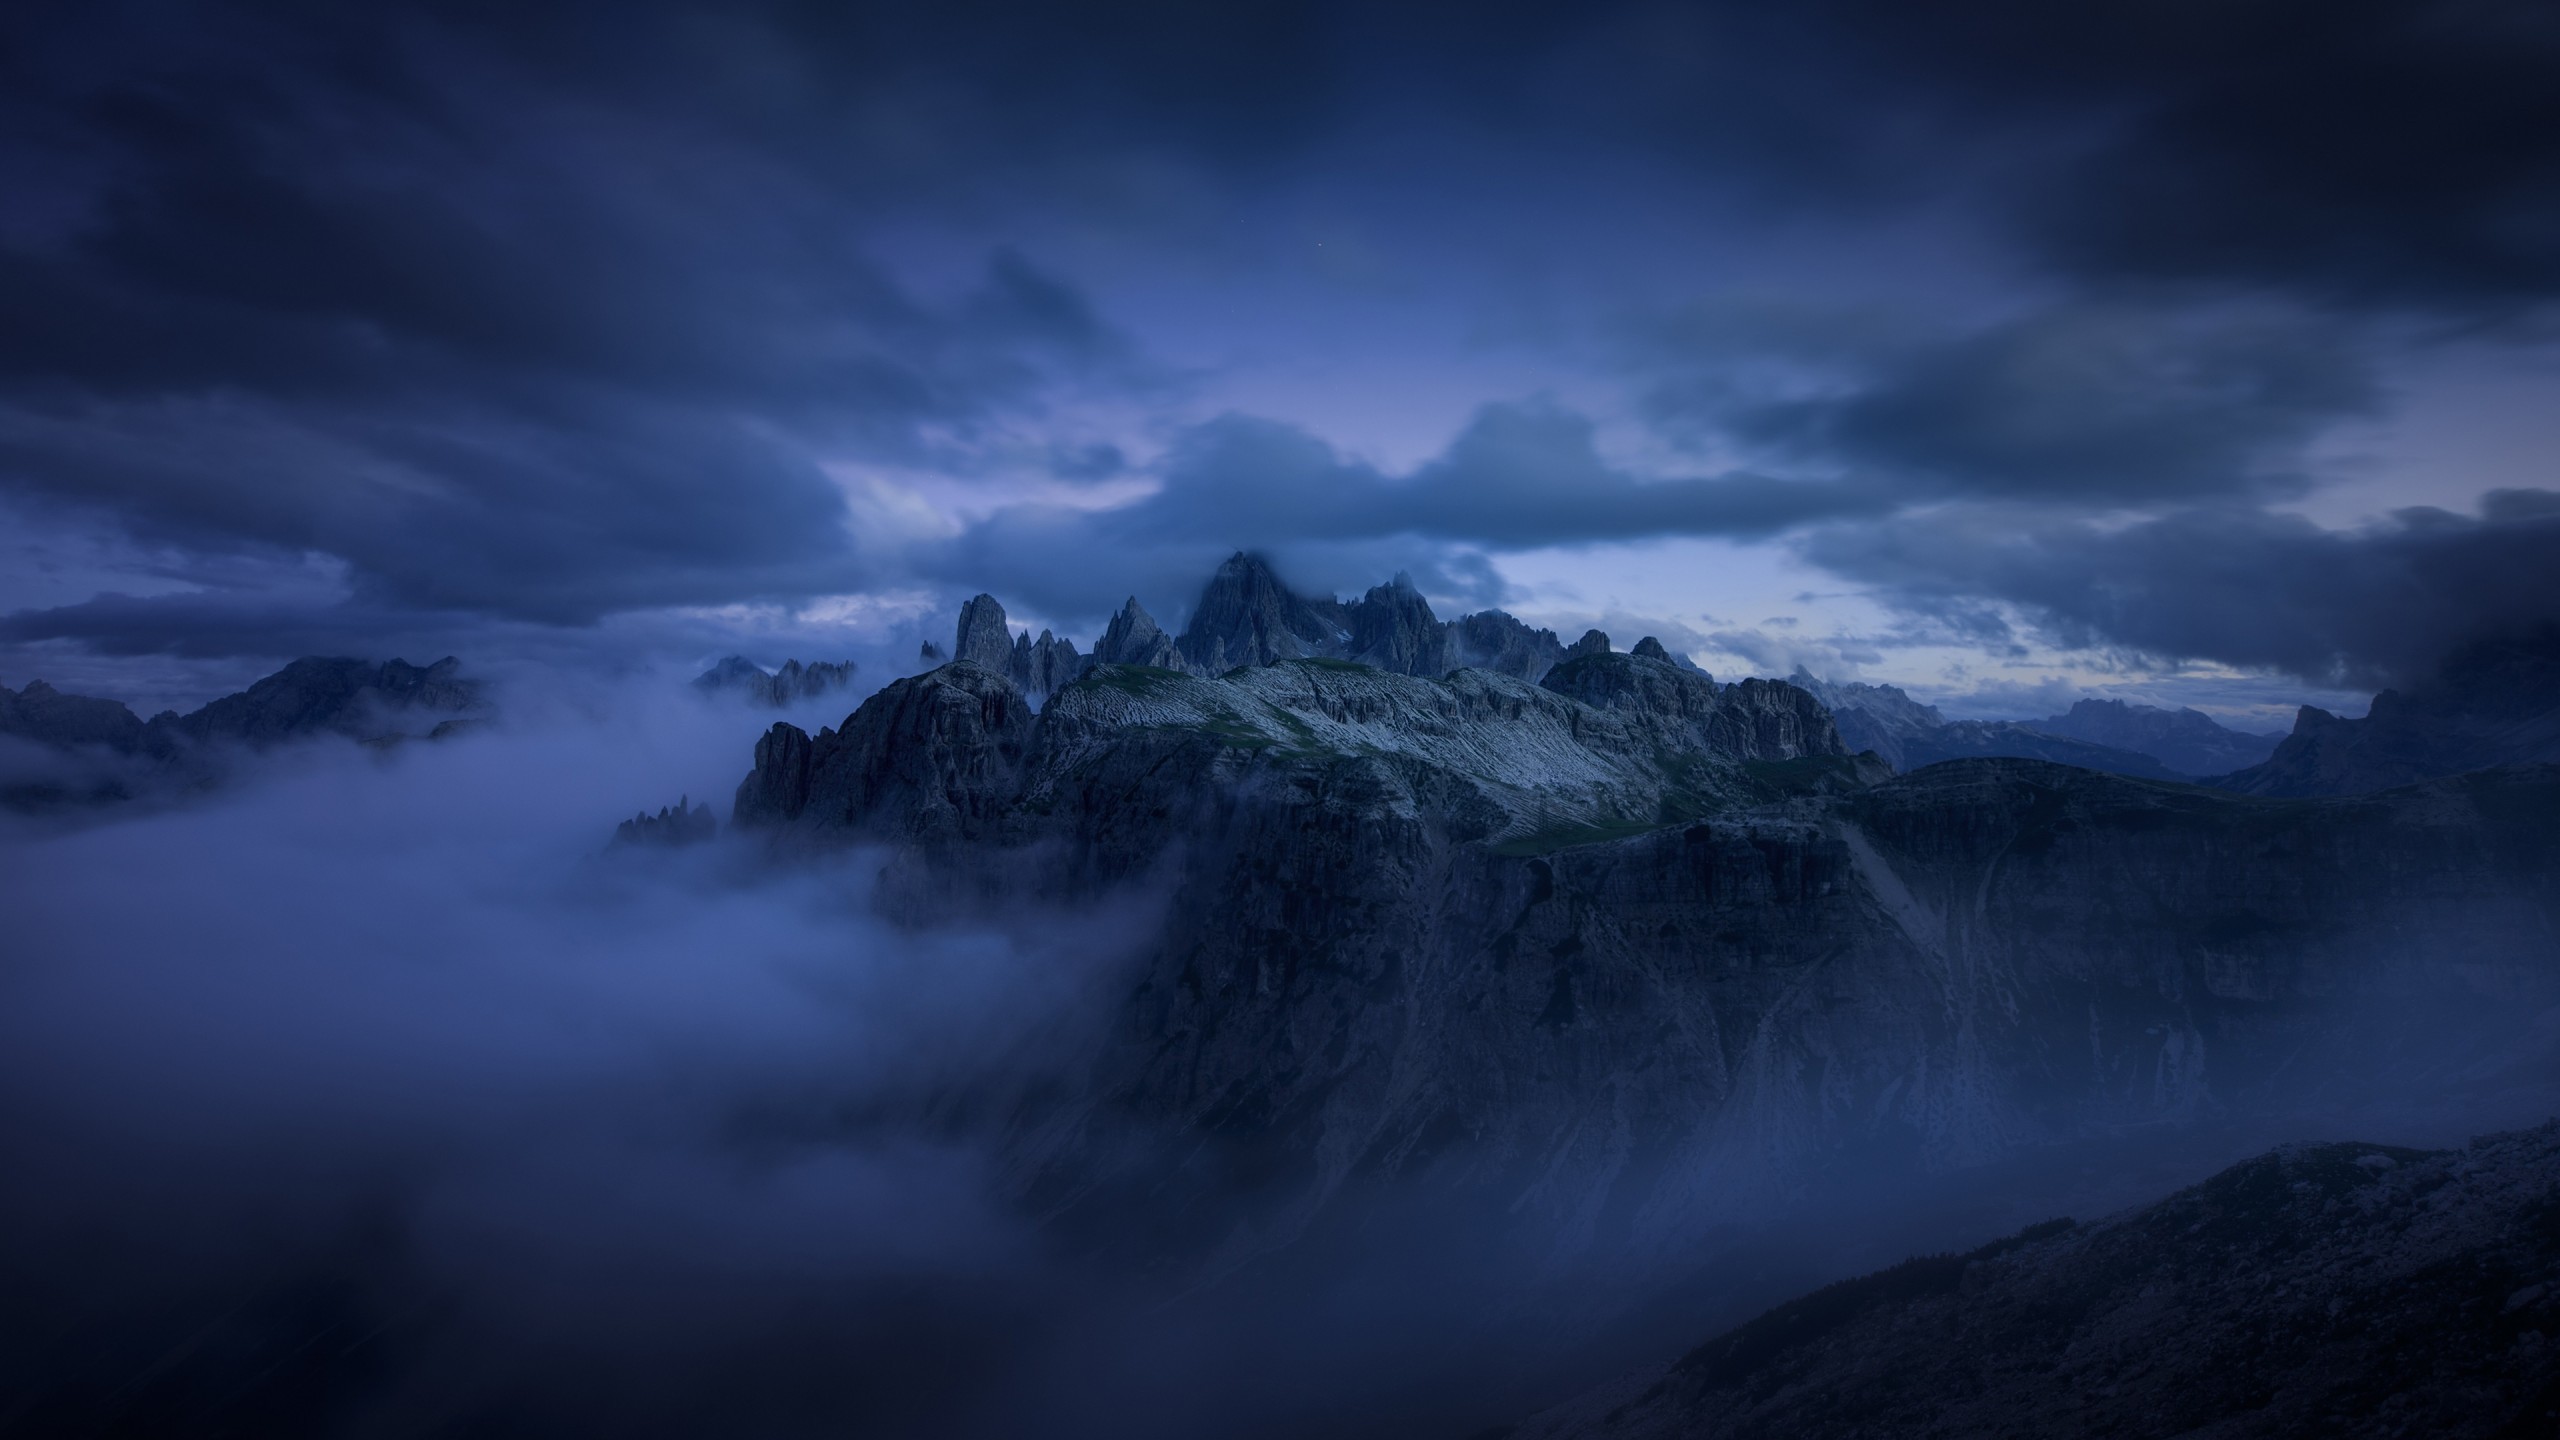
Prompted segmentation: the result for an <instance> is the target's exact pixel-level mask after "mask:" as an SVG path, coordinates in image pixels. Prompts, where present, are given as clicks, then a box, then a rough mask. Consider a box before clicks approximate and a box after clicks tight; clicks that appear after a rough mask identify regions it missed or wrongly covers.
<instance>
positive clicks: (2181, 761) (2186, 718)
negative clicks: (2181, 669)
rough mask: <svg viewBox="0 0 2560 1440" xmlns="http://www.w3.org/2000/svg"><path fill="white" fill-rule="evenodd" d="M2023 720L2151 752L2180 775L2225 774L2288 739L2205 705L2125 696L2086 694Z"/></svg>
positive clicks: (2071, 736) (2051, 731)
mask: <svg viewBox="0 0 2560 1440" xmlns="http://www.w3.org/2000/svg"><path fill="white" fill-rule="evenodd" d="M2023 723H2024V724H2025V725H2026V726H2027V728H2029V729H2031V730H2041V731H2043V732H2044V733H2045V734H2047V735H2059V736H2062V737H2064V738H2066V739H2071V740H2081V741H2086V742H2088V743H2089V744H2092V745H2104V746H2106V747H2108V748H2110V749H2115V750H2128V751H2131V752H2133V753H2135V754H2137V755H2148V756H2150V757H2151V758H2152V759H2154V760H2157V761H2159V762H2160V763H2161V764H2162V765H2165V766H2167V767H2168V768H2169V769H2171V770H2173V771H2175V772H2177V773H2178V774H2181V775H2226V774H2229V773H2230V772H2232V771H2234V770H2238V769H2242V768H2244V767H2246V766H2250V765H2255V764H2258V763H2260V762H2261V761H2264V760H2265V759H2266V758H2267V757H2268V756H2270V755H2273V754H2274V753H2275V750H2276V745H2277V744H2278V743H2279V742H2280V741H2282V740H2283V739H2284V737H2283V736H2282V735H2274V734H2261V733H2257V732H2254V731H2247V730H2234V729H2232V728H2230V727H2229V726H2227V725H2224V724H2222V723H2221V722H2219V721H2217V720H2215V719H2214V718H2213V717H2212V716H2210V715H2207V714H2205V713H2204V712H2203V711H2201V710H2192V709H2179V710H2164V709H2161V708H2160V707H2158V706H2156V705H2134V704H2129V703H2127V702H2125V701H2122V700H2082V701H2079V702H2077V703H2076V704H2074V705H2073V706H2072V707H2071V708H2070V709H2069V710H2067V711H2065V712H2063V713H2062V714H2060V715H2053V716H2048V717H2047V718H2045V719H2042V720H2028V721H2025V722H2023Z"/></svg>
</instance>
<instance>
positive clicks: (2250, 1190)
mask: <svg viewBox="0 0 2560 1440" xmlns="http://www.w3.org/2000/svg"><path fill="white" fill-rule="evenodd" d="M2555 1335H2560V1127H2554V1126H2544V1127H2542V1128H2541V1129H2539V1130H2534V1131H2530V1132H2526V1133H2521V1134H2511V1135H2503V1136H2493V1137H2489V1138H2486V1139H2483V1140H2480V1141H2475V1142H2474V1143H2473V1144H2472V1145H2471V1146H2470V1147H2469V1148H2468V1149H2465V1150H2461V1151H2453V1152H2434V1153H2428V1152H2418V1151H2408V1150H2393V1149H2389V1148H2385V1147H2379V1146H2369V1145H2320V1146H2302V1147H2294V1148H2288V1149H2284V1150H2279V1151H2277V1152H2275V1153H2273V1154H2270V1155H2267V1156H2264V1157H2262V1158H2260V1159H2257V1160H2253V1161H2250V1162H2248V1163H2246V1164H2243V1165H2240V1166H2237V1167H2234V1168H2233V1169H2231V1170H2229V1171H2227V1172H2225V1173H2223V1174H2221V1175H2219V1176H2216V1177H2215V1178H2214V1179H2212V1180H2210V1181H2208V1182H2206V1183H2205V1184H2202V1185H2199V1186H2196V1187H2195V1188H2193V1189H2191V1190H2187V1191H2183V1192H2181V1193H2179V1194H2177V1195H2174V1196H2172V1197H2170V1198H2169V1199H2167V1200H2164V1201H2162V1202H2160V1203H2159V1204H2157V1205H2152V1206H2149V1207H2146V1208H2144V1209H2141V1210H2137V1211H2134V1212H2132V1213H2130V1214H2126V1215H2121V1216H2117V1217H2114V1218H2112V1219H2109V1220H2105V1221H2102V1222H2100V1223H2097V1224H2093V1225H2074V1224H2073V1223H2072V1222H2071V1221H2069V1220H2060V1221H2056V1222H2053V1223H2051V1224H2047V1225H2039V1226H2036V1227H2033V1228H2031V1229H2029V1230H2027V1231H2025V1232H2023V1233H2022V1234H2020V1235H2018V1236H2016V1237H2013V1238H2012V1239H2009V1240H2006V1241H2002V1242H2000V1243H1997V1244H1993V1245H1988V1246H1984V1247H1983V1248H1981V1249H1978V1250H1975V1251H1972V1252H1970V1253H1968V1254H1962V1255H1932V1256H1926V1257H1922V1258H1920V1259H1915V1260H1911V1261H1908V1262H1906V1263H1904V1264H1902V1265H1899V1266H1896V1267H1895V1268H1893V1269H1890V1270H1886V1271H1882V1272H1879V1273H1877V1274H1874V1275H1869V1276H1866V1277H1864V1278H1862V1279H1858V1280H1851V1281H1844V1282H1842V1283H1841V1284H1838V1285H1834V1286H1831V1287H1830V1288H1828V1289H1825V1290H1821V1291H1818V1292H1816V1293H1814V1294H1811V1295H1807V1296H1804V1297H1803V1298H1801V1299H1799V1300H1796V1301H1793V1302H1791V1303H1789V1304H1786V1305H1782V1306H1780V1307H1778V1308H1777V1309H1775V1310H1772V1311H1770V1312H1769V1313H1768V1314H1766V1315H1763V1316H1761V1317H1760V1318H1759V1319H1757V1320H1754V1321H1752V1322H1751V1323H1750V1324H1747V1325H1744V1326H1742V1327H1740V1328H1739V1329H1736V1330H1734V1331H1732V1332H1731V1333H1729V1334H1726V1335H1724V1336H1721V1337H1719V1338H1717V1339H1715V1340H1713V1341H1710V1342H1709V1343H1707V1344H1705V1345H1702V1346H1700V1347H1699V1348H1698V1349H1696V1350H1695V1351H1692V1352H1691V1353H1690V1354H1688V1355H1687V1356H1685V1357H1683V1358H1682V1359H1680V1360H1679V1361H1677V1362H1676V1363H1674V1364H1672V1365H1670V1366H1668V1367H1661V1368H1655V1369H1648V1370H1640V1371H1637V1372H1635V1373H1633V1374H1630V1375H1628V1376H1625V1377H1623V1378H1621V1379H1619V1380H1617V1381H1615V1382H1613V1383H1611V1384H1609V1385H1607V1386H1604V1387H1602V1388H1601V1389H1599V1390H1597V1391H1595V1392H1593V1393H1592V1394H1590V1395H1587V1396H1584V1397H1582V1398H1581V1399H1579V1400H1576V1401H1573V1402H1571V1403H1568V1404H1566V1405H1564V1406H1560V1407H1558V1408H1557V1409H1556V1410H1554V1411H1551V1412H1549V1413H1547V1414H1544V1415H1540V1416H1538V1417H1536V1418H1534V1419H1532V1420H1530V1421H1528V1422H1526V1423H1524V1424H1522V1425H1519V1426H1516V1427H1513V1428H1511V1429H1509V1430H1506V1431H1504V1432H1501V1433H1502V1434H1503V1435H1504V1436H1505V1437H1506V1440H1603V1437H1608V1440H1649V1437H1672V1436H1678V1437H1683V1440H1746V1437H1771V1440H1776V1437H1787V1440H1834V1437H1838V1440H1848V1437H1863V1436H1874V1435H1966V1436H1984V1437H2002V1436H2017V1437H2042V1436H2050V1435H2135V1436H2170V1435H2214V1436H2228V1437H2234V1440H2239V1437H2257V1436H2263V1437H2269V1440H2274V1437H2291V1436H2299V1435H2321V1436H2337V1437H2342V1440H2356V1437H2366V1436H2372V1437H2381V1436H2395V1435H2428V1436H2443V1437H2448V1440H2451V1437H2480V1440H2525V1437H2527V1436H2547V1435H2553V1434H2560V1339H2555V1338H2554V1337H2555Z"/></svg>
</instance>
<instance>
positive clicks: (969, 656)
mask: <svg viewBox="0 0 2560 1440" xmlns="http://www.w3.org/2000/svg"><path fill="white" fill-rule="evenodd" d="M951 658H952V659H953V660H956V661H959V662H960V663H962V664H966V665H977V666H982V667H984V668H986V669H989V670H993V671H995V672H996V673H997V674H999V675H1001V674H1003V673H1004V672H1005V670H1006V668H1007V667H1009V666H1010V665H1012V663H1013V632H1012V631H1011V630H1009V629H1007V628H1006V626H1005V623H1004V607H1003V606H1002V605H999V604H997V603H996V597H994V596H993V595H983V594H982V595H976V596H973V597H971V598H970V600H969V602H968V603H967V604H965V605H962V606H961V607H960V634H959V638H958V639H957V640H956V641H955V642H954V643H953V644H952V647H951Z"/></svg>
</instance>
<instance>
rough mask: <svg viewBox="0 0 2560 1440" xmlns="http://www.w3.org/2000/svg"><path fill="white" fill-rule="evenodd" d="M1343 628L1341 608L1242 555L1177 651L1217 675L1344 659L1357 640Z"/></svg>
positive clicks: (1222, 575)
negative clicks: (1333, 657)
mask: <svg viewBox="0 0 2560 1440" xmlns="http://www.w3.org/2000/svg"><path fill="white" fill-rule="evenodd" d="M1342 622H1343V617H1342V615H1341V606H1340V605H1339V604H1338V603H1337V602H1335V601H1333V600H1331V599H1330V598H1328V599H1326V600H1324V601H1322V602H1317V601H1312V600H1309V599H1307V598H1306V597H1304V596H1301V595H1299V594H1297V593H1296V592H1295V591H1293V590H1291V589H1290V588H1289V587H1288V586H1287V585H1285V584H1283V583H1281V580H1280V577H1279V575H1278V574H1277V573H1275V572H1274V571H1273V570H1272V568H1271V563H1270V562H1269V561H1268V560H1266V559H1264V558H1263V557H1261V556H1259V555H1255V554H1251V553H1248V552H1245V551H1238V552H1236V553H1235V554H1234V555H1232V556H1230V557H1228V559H1227V561H1226V563H1225V564H1222V565H1220V566H1219V567H1218V570H1217V573H1216V574H1214V575H1212V576H1210V577H1209V584H1208V587H1207V588H1206V589H1204V590H1203V591H1201V593H1200V603H1199V604H1198V605H1197V606H1195V607H1193V609H1192V612H1191V620H1190V623H1188V624H1186V625H1185V626H1183V627H1182V636H1181V638H1180V639H1179V640H1177V641H1176V642H1175V645H1176V647H1177V648H1178V649H1179V650H1180V651H1181V652H1182V657H1183V658H1184V659H1185V660H1187V661H1189V662H1190V664H1191V665H1192V666H1193V667H1194V668H1196V669H1198V670H1200V671H1202V672H1203V673H1207V674H1217V673H1219V672H1221V671H1224V670H1227V669H1231V668H1233V667H1235V666H1238V665H1268V664H1271V663H1272V662H1274V661H1277V660H1295V659H1300V658H1303V657H1306V656H1310V655H1327V654H1336V653H1339V652H1340V651H1341V650H1342V649H1343V647H1344V646H1345V644H1346V643H1347V642H1348V641H1349V640H1350V638H1351V636H1350V632H1349V630H1348V629H1347V628H1346V627H1345V626H1344V624H1343V623H1342Z"/></svg>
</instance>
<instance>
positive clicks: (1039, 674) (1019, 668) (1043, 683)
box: [1005, 630, 1085, 696]
mask: <svg viewBox="0 0 2560 1440" xmlns="http://www.w3.org/2000/svg"><path fill="white" fill-rule="evenodd" d="M1084 667H1085V657H1083V656H1081V655H1078V654H1077V653H1076V642H1074V641H1073V640H1062V639H1060V638H1058V637H1057V636H1055V635H1052V634H1050V633H1049V632H1048V631H1046V630H1043V631H1041V632H1040V638H1039V639H1037V640H1034V639H1032V638H1031V637H1030V636H1029V635H1028V634H1023V635H1017V636H1015V637H1014V639H1013V654H1012V656H1011V657H1010V658H1009V659H1008V660H1007V661H1006V662H1005V674H1006V675H1007V676H1008V677H1010V678H1011V679H1012V681H1013V683H1014V684H1015V686H1017V687H1018V688H1020V689H1021V690H1022V692H1023V693H1024V694H1026V695H1032V696H1040V695H1047V694H1049V693H1050V692H1051V691H1053V690H1056V689H1058V688H1060V687H1061V686H1064V685H1067V684H1070V683H1072V682H1073V681H1074V680H1075V678H1076V677H1077V676H1079V675H1081V674H1083V673H1084Z"/></svg>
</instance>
